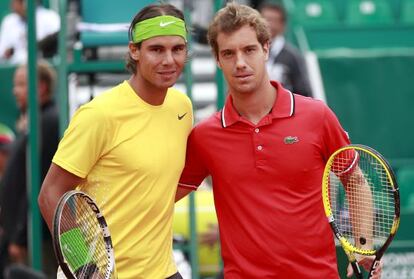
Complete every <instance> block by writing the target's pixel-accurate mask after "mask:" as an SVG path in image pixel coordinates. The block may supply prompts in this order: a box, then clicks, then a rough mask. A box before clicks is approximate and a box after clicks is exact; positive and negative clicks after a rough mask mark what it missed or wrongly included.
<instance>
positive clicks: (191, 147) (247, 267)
mask: <svg viewBox="0 0 414 279" xmlns="http://www.w3.org/2000/svg"><path fill="white" fill-rule="evenodd" d="M208 39H209V43H210V45H211V46H212V48H213V52H214V55H215V57H216V61H217V64H218V66H219V67H220V68H221V69H222V70H223V73H224V76H225V78H226V80H227V84H228V94H229V96H228V98H227V101H226V103H225V106H224V107H223V109H222V110H221V111H220V112H218V113H216V114H215V115H213V116H212V117H210V118H208V119H207V120H205V121H203V122H202V123H200V124H199V125H197V126H196V127H195V128H194V129H193V131H192V133H191V135H190V137H189V140H188V146H187V161H186V166H185V169H184V171H183V174H182V176H181V179H180V183H179V187H178V190H177V196H176V200H179V199H180V198H182V197H183V196H185V195H186V194H188V193H189V192H191V191H192V190H195V189H197V187H198V185H200V183H201V182H202V181H203V179H204V178H205V177H206V176H208V175H211V176H212V180H213V191H214V201H215V206H216V211H217V216H218V222H219V230H220V240H221V246H222V250H221V251H222V257H223V261H224V276H225V278H226V279H227V278H230V279H233V278H249V279H251V278H260V279H263V278H289V277H290V278H318V279H319V278H324V279H327V278H338V277H339V275H338V271H337V264H336V253H335V244H334V239H333V235H332V231H331V229H330V227H329V224H328V221H327V220H326V216H325V214H324V210H323V203H322V198H321V180H322V173H323V170H324V167H325V162H326V161H327V159H328V158H329V156H330V155H331V154H332V153H333V152H334V151H335V150H336V149H338V148H339V147H342V146H344V145H347V144H349V143H350V142H349V139H348V136H347V134H346V132H345V131H344V130H343V129H342V127H341V125H340V123H339V122H338V120H337V118H336V116H335V115H334V114H333V112H332V111H331V110H330V109H329V108H328V107H327V106H326V105H325V104H324V103H323V102H321V101H317V100H314V99H311V98H307V97H302V96H300V95H296V94H292V93H291V92H289V91H288V90H286V89H284V88H283V87H282V86H281V85H280V84H279V83H277V82H274V81H270V80H269V77H268V74H267V72H266V63H265V62H266V60H267V58H268V54H269V39H270V37H269V32H268V29H267V25H266V23H265V21H264V19H263V18H262V17H261V16H260V14H259V13H258V12H257V11H256V10H253V9H252V8H250V7H247V6H244V5H239V4H236V3H230V4H227V6H226V7H225V8H223V9H221V10H220V11H219V12H218V13H217V15H216V17H215V18H214V20H213V22H212V23H211V25H210V27H209V30H208ZM371 262H372V260H371V259H369V258H365V259H362V262H360V263H361V264H362V265H364V266H369V267H370V264H371ZM350 274H351V271H350V272H349V275H350ZM377 276H378V277H377V278H379V274H378V275H377Z"/></svg>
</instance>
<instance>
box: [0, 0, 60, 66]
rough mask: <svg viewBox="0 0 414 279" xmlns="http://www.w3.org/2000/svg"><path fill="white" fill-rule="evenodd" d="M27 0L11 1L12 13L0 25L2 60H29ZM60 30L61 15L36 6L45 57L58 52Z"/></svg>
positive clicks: (38, 38)
mask: <svg viewBox="0 0 414 279" xmlns="http://www.w3.org/2000/svg"><path fill="white" fill-rule="evenodd" d="M2 1H6V0H2ZM26 1H27V0H11V1H10V5H11V10H12V13H10V14H8V15H6V16H5V17H4V19H3V21H2V23H1V27H0V61H7V62H10V63H13V64H24V63H26V61H27V16H26ZM37 2H38V1H37ZM59 30H60V18H59V15H58V14H57V13H56V12H54V11H52V10H48V9H46V8H44V7H42V6H41V5H38V6H37V8H36V38H37V42H38V47H39V50H40V51H41V53H42V54H43V57H45V58H48V57H52V56H53V55H54V54H55V53H56V51H57V33H58V31H59Z"/></svg>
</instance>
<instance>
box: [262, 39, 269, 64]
mask: <svg viewBox="0 0 414 279" xmlns="http://www.w3.org/2000/svg"><path fill="white" fill-rule="evenodd" d="M269 49H270V42H269V41H267V42H266V43H264V45H263V52H264V54H265V60H266V61H267V60H268V59H269Z"/></svg>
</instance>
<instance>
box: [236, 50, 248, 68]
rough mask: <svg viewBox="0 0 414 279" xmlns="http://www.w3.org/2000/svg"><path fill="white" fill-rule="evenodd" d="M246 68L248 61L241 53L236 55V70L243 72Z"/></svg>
mask: <svg viewBox="0 0 414 279" xmlns="http://www.w3.org/2000/svg"><path fill="white" fill-rule="evenodd" d="M244 68H246V61H245V60H244V57H243V54H242V53H241V52H237V54H236V69H237V70H241V69H244Z"/></svg>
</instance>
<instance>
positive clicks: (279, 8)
mask: <svg viewBox="0 0 414 279" xmlns="http://www.w3.org/2000/svg"><path fill="white" fill-rule="evenodd" d="M265 9H269V10H273V11H276V12H278V13H279V14H280V15H281V17H282V22H283V23H286V21H287V14H286V10H285V8H284V7H283V6H282V5H281V4H279V3H273V2H264V3H262V4H261V5H260V6H259V8H258V10H259V12H261V13H262V12H263V10H265Z"/></svg>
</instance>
